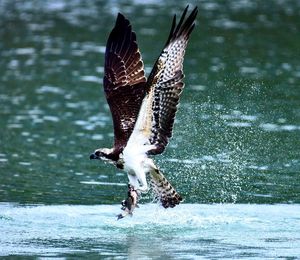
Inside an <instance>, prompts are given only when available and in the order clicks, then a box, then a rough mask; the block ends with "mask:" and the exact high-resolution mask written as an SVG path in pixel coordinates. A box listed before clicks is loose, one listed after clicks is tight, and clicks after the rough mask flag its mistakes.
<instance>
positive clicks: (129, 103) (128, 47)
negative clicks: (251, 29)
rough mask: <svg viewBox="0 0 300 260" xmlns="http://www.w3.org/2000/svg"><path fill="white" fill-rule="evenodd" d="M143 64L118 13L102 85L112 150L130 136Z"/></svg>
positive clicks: (133, 36) (142, 90)
mask: <svg viewBox="0 0 300 260" xmlns="http://www.w3.org/2000/svg"><path fill="white" fill-rule="evenodd" d="M145 83H146V77H145V74H144V64H143V61H142V57H141V54H140V51H139V48H138V45H137V42H136V34H135V33H134V32H133V31H132V28H131V25H130V23H129V21H128V20H127V19H126V18H125V17H124V16H123V15H122V14H120V13H119V14H118V17H117V21H116V24H115V27H114V28H113V30H112V31H111V33H110V35H109V38H108V40H107V44H106V52H105V66H104V78H103V85H104V91H105V94H106V99H107V102H108V104H109V107H110V110H111V113H112V118H113V124H114V135H115V139H114V148H115V149H117V150H119V151H121V150H122V149H123V148H124V146H125V145H126V143H127V141H128V139H129V136H130V135H131V133H132V131H133V128H134V124H135V121H136V119H137V116H138V113H139V110H140V106H141V103H142V100H143V98H144V96H145V92H146V90H145Z"/></svg>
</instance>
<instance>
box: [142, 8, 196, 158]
mask: <svg viewBox="0 0 300 260" xmlns="http://www.w3.org/2000/svg"><path fill="white" fill-rule="evenodd" d="M187 10H188V6H187V7H186V8H185V10H184V12H183V14H182V16H181V19H180V21H179V23H178V25H176V16H174V19H173V24H172V28H171V31H170V35H169V38H168V40H167V43H166V45H165V47H164V49H163V51H162V52H161V54H160V56H159V58H158V60H157V61H156V63H155V65H154V67H153V69H152V72H151V74H150V76H149V79H148V82H147V85H148V86H150V89H149V92H148V94H147V95H148V99H149V104H148V106H149V108H150V109H147V110H148V111H149V110H150V111H152V116H151V118H150V117H149V118H148V120H151V122H149V121H148V122H145V125H148V127H150V129H149V130H150V131H146V132H148V135H149V140H150V143H151V144H152V145H154V147H155V148H153V149H151V150H150V151H148V154H159V153H162V152H163V151H164V149H165V147H166V145H167V144H168V140H169V138H170V137H171V136H172V129H173V125H174V120H175V114H176V111H177V105H178V102H179V97H180V94H181V92H182V89H183V87H184V83H183V77H184V75H183V71H182V69H183V59H184V53H185V48H186V46H187V43H188V39H189V36H190V34H191V32H192V30H193V28H194V26H195V18H196V15H197V12H198V10H197V7H196V8H195V9H194V10H193V11H192V12H191V14H190V15H189V16H188V18H186V20H185V16H186V13H187Z"/></svg>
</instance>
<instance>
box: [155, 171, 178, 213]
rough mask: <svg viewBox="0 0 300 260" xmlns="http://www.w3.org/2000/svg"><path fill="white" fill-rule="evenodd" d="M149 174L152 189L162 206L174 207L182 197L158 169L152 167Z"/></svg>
mask: <svg viewBox="0 0 300 260" xmlns="http://www.w3.org/2000/svg"><path fill="white" fill-rule="evenodd" d="M150 176H151V186H152V190H153V192H154V193H155V195H156V198H157V199H158V200H159V201H160V203H161V204H162V206H163V207H164V208H169V207H170V208H174V207H175V206H176V205H178V204H179V203H180V202H181V201H182V197H181V196H180V195H179V194H178V193H177V192H176V190H175V189H174V188H173V187H172V185H171V184H170V182H169V181H168V180H167V179H166V177H165V176H164V175H163V174H162V173H161V172H160V171H159V170H158V169H153V170H152V171H151V172H150Z"/></svg>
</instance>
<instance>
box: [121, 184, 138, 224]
mask: <svg viewBox="0 0 300 260" xmlns="http://www.w3.org/2000/svg"><path fill="white" fill-rule="evenodd" d="M137 202H138V192H137V191H136V190H135V189H134V188H133V187H132V186H131V185H130V184H128V193H127V199H126V200H123V201H122V203H121V205H122V207H121V209H122V210H123V211H124V212H123V213H120V214H119V215H117V219H118V220H119V219H122V218H124V217H126V216H127V215H130V216H132V212H133V210H134V209H135V208H138V207H139V206H138V204H137Z"/></svg>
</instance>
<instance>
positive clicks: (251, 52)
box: [0, 0, 300, 259]
mask: <svg viewBox="0 0 300 260" xmlns="http://www.w3.org/2000/svg"><path fill="white" fill-rule="evenodd" d="M195 4H197V5H198V7H199V16H198V20H197V27H196V29H195V31H194V32H193V35H192V37H191V41H190V44H189V47H188V49H187V52H186V59H185V64H184V71H185V75H186V77H185V82H186V83H187V84H186V88H185V91H184V93H183V95H182V99H181V104H180V109H179V111H178V113H177V118H176V124H175V127H174V135H173V138H172V140H171V142H170V145H169V146H168V148H167V150H166V152H165V153H164V154H163V155H160V156H157V157H156V158H155V160H156V162H157V164H158V165H159V166H160V168H161V169H162V171H163V172H164V173H165V175H166V176H167V177H168V178H169V179H170V181H171V182H172V183H173V184H174V186H175V187H176V188H177V190H178V191H179V192H180V193H181V194H182V196H183V197H184V198H185V201H184V204H183V205H181V206H180V207H177V208H175V209H173V210H170V211H164V210H162V209H159V208H158V207H157V205H153V204H149V203H150V202H151V201H152V198H151V196H150V195H146V196H144V198H143V200H142V207H141V208H140V209H139V210H138V211H136V213H135V215H134V217H133V218H128V219H126V220H125V221H122V222H121V221H118V222H116V221H115V214H118V213H119V203H120V201H121V200H122V199H123V198H124V196H125V194H126V182H127V176H126V174H124V172H122V171H119V170H117V169H115V168H113V167H112V166H111V165H105V164H103V163H100V162H95V161H90V160H89V159H88V157H89V154H90V153H91V152H92V151H93V150H94V149H96V148H99V147H110V146H111V144H112V140H113V133H112V122H111V118H110V112H109V108H108V106H107V104H106V101H105V98H104V95H103V91H102V89H101V84H102V77H103V64H104V62H103V58H104V52H105V44H106V40H107V36H108V33H109V31H110V30H111V28H112V26H113V25H114V22H115V17H116V14H117V12H118V11H121V12H122V13H124V14H125V15H126V16H127V17H128V18H129V19H130V20H131V22H132V24H133V28H134V30H135V31H136V32H137V39H138V43H139V47H140V49H141V52H142V56H143V60H144V63H145V69H146V72H147V73H149V71H150V70H151V67H152V65H153V62H154V61H155V59H156V58H157V55H158V53H159V51H160V50H161V48H162V46H163V44H164V42H165V40H166V37H167V36H166V35H167V34H168V30H169V28H170V24H171V19H172V15H173V14H174V13H177V14H178V15H179V14H180V12H181V11H182V10H183V8H184V7H185V5H186V3H185V2H176V3H173V4H172V3H169V2H167V1H166V2H163V1H155V0H154V1H147V2H146V3H145V2H144V1H128V2H127V1H123V2H121V3H119V2H117V1H110V2H106V1H95V2H88V3H86V2H83V1H79V0H78V1H77V0H72V1H53V0H52V1H50V0H49V1H26V2H22V1H9V0H2V1H1V2H0V125H1V131H0V202H2V204H1V206H0V221H1V225H0V226H1V227H0V233H1V234H5V236H3V235H2V236H1V240H0V241H1V244H0V254H1V256H5V255H27V256H43V257H46V256H60V257H67V256H83V255H91V256H99V255H101V256H103V257H104V256H107V257H108V258H109V257H116V258H117V257H118V256H120V257H121V258H122V257H126V256H128V255H129V256H132V257H134V254H140V255H139V257H140V258H147V257H148V258H149V257H151V253H153V254H154V253H155V255H154V256H153V257H154V258H155V257H157V258H160V257H165V258H167V256H168V257H170V258H186V259H190V258H201V257H202V258H225V257H228V258H233V257H236V258H268V257H269V258H276V257H280V256H282V257H286V258H288V257H290V258H293V257H294V258H296V257H297V256H299V255H300V254H299V251H297V250H298V248H300V242H299V236H298V235H297V233H299V230H297V228H296V227H297V226H299V218H297V216H299V207H298V204H299V202H300V184H299V183H300V174H299V172H300V89H299V83H300V64H299V58H298V57H299V55H300V50H299V47H298V46H300V33H299V30H300V29H299V28H300V19H299V17H300V13H299V12H300V11H299V10H300V8H299V7H300V6H299V2H298V1H275V0H274V1H247V0H246V1H245V0H238V1H197V2H193V1H192V2H191V5H195ZM158 28H159V29H158ZM249 203H250V205H248V204H249ZM79 205H80V206H79ZM297 214H298V215H297ZM191 227H193V228H191ZM244 234H247V236H246V238H247V239H243V241H241V240H242V239H241V237H243V235H244ZM23 238H24V239H23ZM102 238H103V239H102ZM146 238H149V239H146ZM164 241H167V243H166V242H165V243H163V242H164ZM152 244H153V245H155V248H156V249H157V250H155V251H154V250H153V249H151V248H149V245H152ZM139 250H140V251H139Z"/></svg>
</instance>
